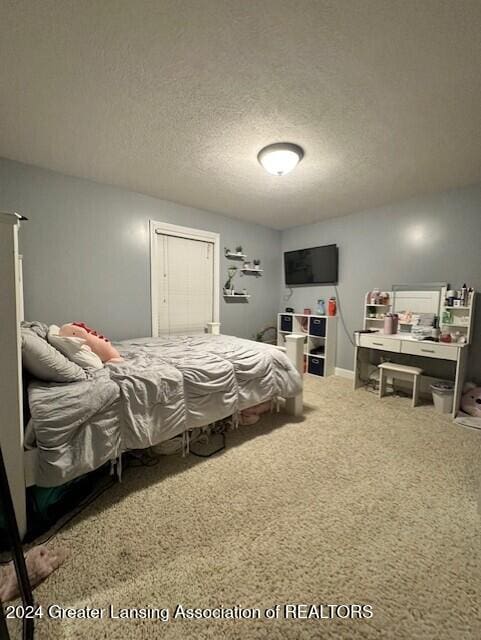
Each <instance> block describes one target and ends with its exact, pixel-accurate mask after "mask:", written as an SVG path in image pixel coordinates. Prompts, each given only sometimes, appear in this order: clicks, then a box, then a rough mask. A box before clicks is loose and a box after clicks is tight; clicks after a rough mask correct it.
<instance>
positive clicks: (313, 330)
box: [309, 316, 326, 338]
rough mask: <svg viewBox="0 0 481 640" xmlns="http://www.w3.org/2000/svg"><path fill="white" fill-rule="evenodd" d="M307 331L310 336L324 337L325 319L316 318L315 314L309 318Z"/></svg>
mask: <svg viewBox="0 0 481 640" xmlns="http://www.w3.org/2000/svg"><path fill="white" fill-rule="evenodd" d="M309 333H310V335H311V336H320V337H321V338H325V337H326V319H325V318H316V317H315V316H313V317H311V318H309Z"/></svg>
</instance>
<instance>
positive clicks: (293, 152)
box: [257, 142, 304, 176]
mask: <svg viewBox="0 0 481 640" xmlns="http://www.w3.org/2000/svg"><path fill="white" fill-rule="evenodd" d="M303 157H304V150H303V149H302V147H300V146H299V145H298V144H293V143H292V142H277V143H276V144H269V145H267V147H264V148H263V149H261V150H260V151H259V153H258V154H257V159H258V160H259V162H260V164H261V165H262V166H263V167H264V169H265V170H266V171H267V173H270V174H272V175H273V176H285V175H286V173H290V172H291V171H292V170H293V169H294V168H295V167H296V166H297V165H298V164H299V162H300V161H301V160H302V158H303Z"/></svg>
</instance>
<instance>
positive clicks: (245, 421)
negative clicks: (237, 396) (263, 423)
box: [239, 402, 271, 425]
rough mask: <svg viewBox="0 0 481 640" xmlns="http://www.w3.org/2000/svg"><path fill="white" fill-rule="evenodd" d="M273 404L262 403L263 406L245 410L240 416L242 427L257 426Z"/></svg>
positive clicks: (258, 405)
mask: <svg viewBox="0 0 481 640" xmlns="http://www.w3.org/2000/svg"><path fill="white" fill-rule="evenodd" d="M270 408H271V403H270V402H261V404H256V405H255V406H254V407H249V408H248V409H243V410H242V411H241V412H240V416H239V424H241V425H251V424H256V423H257V422H259V420H260V419H261V418H260V417H261V415H262V414H263V413H267V412H268V411H270Z"/></svg>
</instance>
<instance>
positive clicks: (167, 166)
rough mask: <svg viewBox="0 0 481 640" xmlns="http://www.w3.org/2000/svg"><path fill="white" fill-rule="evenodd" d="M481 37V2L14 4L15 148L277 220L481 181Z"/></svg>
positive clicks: (8, 69)
mask: <svg viewBox="0 0 481 640" xmlns="http://www.w3.org/2000/svg"><path fill="white" fill-rule="evenodd" d="M480 33H481V1H480V0H474V1H470V0H452V1H444V0H400V1H397V0H362V1H360V0H352V1H351V0H332V1H326V0H316V1H308V0H190V1H186V0H174V1H164V0H151V1H148V0H82V2H78V1H77V0H57V1H55V0H42V1H41V2H37V1H35V0H27V1H24V0H0V61H1V64H0V91H1V93H0V96H1V97H0V156H5V157H7V158H13V159H15V160H20V161H23V162H27V163H31V164H35V165H39V166H42V167H47V168H50V169H54V170H57V171H61V172H64V173H67V174H71V175H75V176H81V177H85V178H91V179H93V180H97V181H99V182H106V183H110V184H114V185H119V186H122V187H126V188H129V189H133V190H136V191H140V192H143V193H147V194H152V195H155V196H159V197H161V198H165V199H168V200H173V201H176V202H180V203H183V204H187V205H192V206H195V207H200V208H205V209H210V210H213V211H218V212H220V213H225V214H227V215H231V216H236V217H239V218H243V219H247V220H252V221H256V222H259V223H262V224H265V225H268V226H272V227H276V228H284V227H288V226H293V225H297V224H301V223H305V222H313V221H316V220H320V219H321V218H324V217H332V216H335V215H342V214H345V213H349V212H351V211H355V210H360V209H363V208H367V207H373V206H378V205H381V204H384V203H386V202H391V201H394V200H397V199H400V198H405V197H409V196H412V195H416V194H419V193H426V192H432V191H437V190H441V189H444V188H448V187H453V186H461V185H465V184H469V183H474V182H477V181H481V74H480V60H481V37H480ZM284 140H286V141H292V142H296V143H298V144H300V145H302V146H303V147H304V149H305V153H306V155H305V158H304V160H303V161H302V163H301V164H300V165H299V166H298V168H297V169H296V170H295V171H294V172H293V173H291V174H289V175H288V176H285V177H283V178H276V177H274V176H270V175H268V174H267V173H265V172H264V170H263V169H262V168H261V167H260V166H259V164H258V163H257V160H256V156H257V152H258V151H259V149H260V148H261V147H262V146H264V145H266V144H268V143H271V142H278V141H284Z"/></svg>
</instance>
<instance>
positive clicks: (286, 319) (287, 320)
mask: <svg viewBox="0 0 481 640" xmlns="http://www.w3.org/2000/svg"><path fill="white" fill-rule="evenodd" d="M281 331H292V316H287V315H285V316H281Z"/></svg>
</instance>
